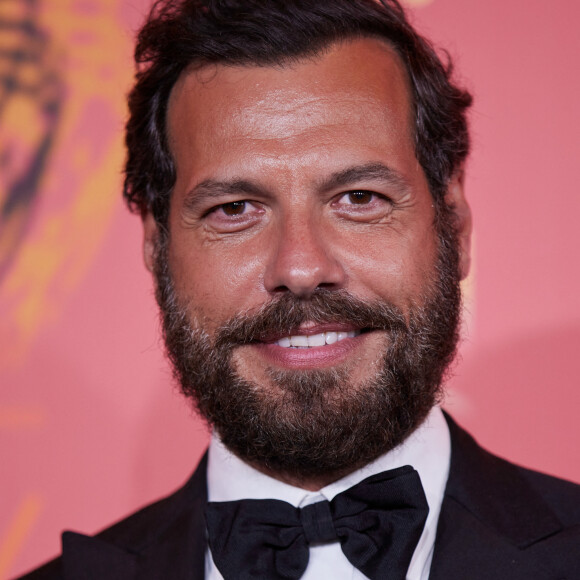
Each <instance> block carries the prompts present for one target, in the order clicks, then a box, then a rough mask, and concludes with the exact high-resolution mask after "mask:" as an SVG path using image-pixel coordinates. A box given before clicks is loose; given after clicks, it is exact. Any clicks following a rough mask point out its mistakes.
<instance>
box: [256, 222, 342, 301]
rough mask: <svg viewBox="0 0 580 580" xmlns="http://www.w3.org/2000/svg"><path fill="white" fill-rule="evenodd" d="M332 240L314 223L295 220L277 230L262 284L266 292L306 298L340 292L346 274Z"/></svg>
mask: <svg viewBox="0 0 580 580" xmlns="http://www.w3.org/2000/svg"><path fill="white" fill-rule="evenodd" d="M335 254H337V252H336V247H334V248H333V244H332V243H331V240H329V239H327V237H325V232H324V229H323V228H322V226H321V225H320V224H319V223H316V221H315V220H309V219H308V218H307V217H305V216H304V215H300V216H295V217H294V218H293V219H292V220H290V221H288V222H286V223H285V224H284V225H283V227H281V228H278V230H277V231H276V234H275V242H274V245H273V251H272V253H271V258H270V261H269V263H268V264H267V267H266V273H265V277H264V284H265V286H266V290H267V291H268V292H283V291H290V292H292V293H293V294H295V295H297V296H300V297H307V296H309V295H310V294H312V292H314V290H316V289H317V288H327V289H332V288H341V287H343V286H344V283H345V278H346V276H345V271H344V268H343V266H342V265H341V263H340V260H339V259H338V257H337V256H336V255H335Z"/></svg>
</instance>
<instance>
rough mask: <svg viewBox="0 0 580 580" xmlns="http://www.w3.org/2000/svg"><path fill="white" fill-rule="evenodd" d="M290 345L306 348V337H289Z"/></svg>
mask: <svg viewBox="0 0 580 580" xmlns="http://www.w3.org/2000/svg"><path fill="white" fill-rule="evenodd" d="M290 343H291V345H292V346H308V337H307V336H291V337H290Z"/></svg>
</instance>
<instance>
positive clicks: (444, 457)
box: [207, 407, 451, 511]
mask: <svg viewBox="0 0 580 580" xmlns="http://www.w3.org/2000/svg"><path fill="white" fill-rule="evenodd" d="M450 455H451V444H450V439H449V429H448V428H447V423H446V422H445V418H444V417H443V413H442V412H441V409H439V407H434V408H433V409H432V410H431V412H430V413H429V415H428V416H427V418H426V419H425V421H423V423H422V424H421V425H420V426H419V427H418V428H417V429H416V430H415V431H414V432H413V433H412V434H411V435H410V436H409V437H408V438H407V439H406V440H405V441H404V442H403V443H402V444H401V445H399V446H398V447H396V448H395V449H393V450H391V451H389V452H388V453H385V454H384V455H381V456H380V457H379V458H377V459H376V460H374V461H373V462H371V463H369V464H367V465H365V466H364V467H362V468H360V469H357V470H356V471H354V472H353V473H350V474H349V475H347V476H345V477H343V478H342V479H339V480H338V481H335V482H333V483H331V484H330V485H327V486H326V487H324V488H322V489H321V490H320V491H319V492H311V491H307V490H304V489H301V488H299V487H295V486H292V485H289V484H287V483H283V482H281V481H278V480H277V479H274V478H273V477H270V476H268V475H266V474H264V473H262V472H260V471H258V470H257V469H254V468H253V467H251V466H250V465H248V464H247V463H245V462H243V461H242V460H241V459H239V458H238V457H236V456H235V455H234V454H233V453H231V452H230V451H228V450H227V449H226V448H225V446H224V445H223V443H222V442H221V441H220V440H219V438H218V437H217V436H216V435H215V434H214V435H213V436H212V439H211V442H210V446H209V462H208V475H207V477H208V499H209V501H235V500H238V499H279V500H282V501H286V502H288V503H290V504H292V505H293V506H295V507H301V506H303V505H307V504H308V503H312V501H311V498H315V499H314V501H319V500H320V499H321V498H320V496H321V495H322V496H323V497H324V498H326V499H328V500H332V499H333V498H334V496H336V495H337V494H339V493H341V492H343V491H345V490H346V489H348V488H350V487H352V486H353V485H356V484H357V483H359V482H360V481H362V480H363V479H366V478H367V477H370V476H371V475H374V474H375V473H380V472H382V471H386V470H388V469H394V468H396V467H400V466H402V465H411V466H413V467H414V468H415V469H416V470H417V471H418V473H419V476H420V477H421V482H422V484H423V489H424V490H425V495H426V496H427V502H428V503H429V508H430V510H431V511H432V510H433V507H435V505H436V504H437V503H439V504H440V503H441V501H442V499H443V491H444V489H445V484H446V482H447V476H448V472H449V461H450Z"/></svg>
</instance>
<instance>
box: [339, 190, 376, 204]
mask: <svg viewBox="0 0 580 580" xmlns="http://www.w3.org/2000/svg"><path fill="white" fill-rule="evenodd" d="M344 197H345V201H347V203H350V204H353V205H366V204H369V203H371V202H372V201H373V199H374V197H375V195H374V194H373V193H371V192H370V191H349V192H348V193H346V194H345V195H344Z"/></svg>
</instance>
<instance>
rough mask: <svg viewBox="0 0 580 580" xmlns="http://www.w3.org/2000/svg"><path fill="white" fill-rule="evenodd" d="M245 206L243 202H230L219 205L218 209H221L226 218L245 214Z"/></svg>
mask: <svg viewBox="0 0 580 580" xmlns="http://www.w3.org/2000/svg"><path fill="white" fill-rule="evenodd" d="M246 205H247V204H246V202H245V201H232V202H230V203H224V204H223V205H220V206H219V208H218V209H221V211H223V212H224V213H225V214H226V215H227V216H236V215H243V214H244V213H245V211H246Z"/></svg>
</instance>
